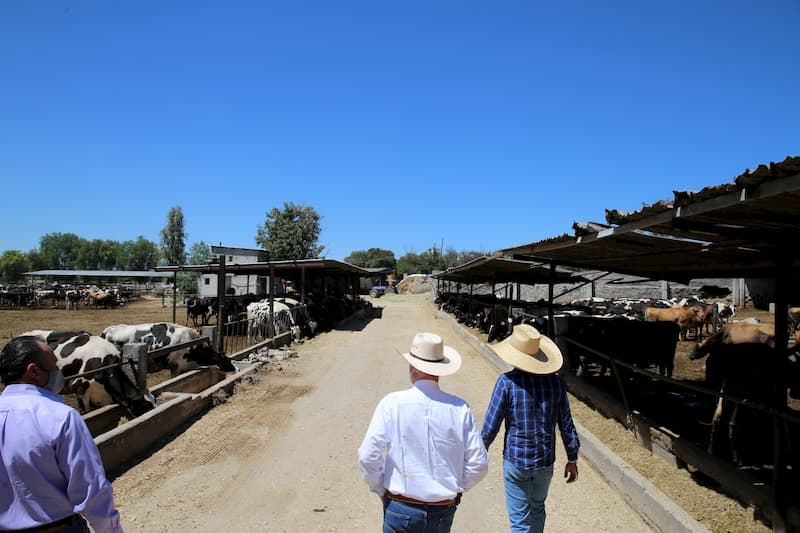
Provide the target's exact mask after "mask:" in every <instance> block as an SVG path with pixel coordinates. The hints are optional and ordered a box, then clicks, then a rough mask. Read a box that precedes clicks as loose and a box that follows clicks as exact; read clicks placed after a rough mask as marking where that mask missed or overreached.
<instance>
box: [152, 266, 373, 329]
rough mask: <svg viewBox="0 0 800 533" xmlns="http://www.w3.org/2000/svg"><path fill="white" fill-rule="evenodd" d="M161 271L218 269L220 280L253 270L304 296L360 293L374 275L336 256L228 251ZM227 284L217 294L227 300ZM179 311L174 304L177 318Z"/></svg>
mask: <svg viewBox="0 0 800 533" xmlns="http://www.w3.org/2000/svg"><path fill="white" fill-rule="evenodd" d="M156 270H157V271H159V272H172V273H173V275H177V273H178V272H195V273H214V274H217V279H218V280H224V279H225V276H226V275H227V274H251V275H255V276H267V277H269V279H271V280H276V279H278V278H280V279H282V280H285V281H289V282H291V286H292V288H293V289H294V291H296V292H297V293H298V294H299V295H300V296H301V299H302V298H304V297H305V295H306V294H308V293H310V292H317V293H325V292H327V291H337V292H341V293H346V294H357V293H358V290H359V286H360V278H364V277H370V276H372V275H373V274H372V272H370V271H369V270H367V269H364V268H361V267H358V266H355V265H351V264H350V263H345V262H343V261H337V260H335V259H296V260H284V261H260V262H252V263H251V262H248V263H233V264H228V263H227V261H226V258H225V256H224V255H220V256H218V257H217V258H215V260H214V261H212V262H209V263H207V264H204V265H172V266H162V267H156ZM268 288H269V294H270V296H271V295H273V294H274V290H275V283H273V282H270V283H268ZM224 295H225V287H224V284H223V283H219V285H218V291H217V297H218V298H220V301H222V300H224ZM175 315H176V311H175V308H174V307H173V320H174V319H175Z"/></svg>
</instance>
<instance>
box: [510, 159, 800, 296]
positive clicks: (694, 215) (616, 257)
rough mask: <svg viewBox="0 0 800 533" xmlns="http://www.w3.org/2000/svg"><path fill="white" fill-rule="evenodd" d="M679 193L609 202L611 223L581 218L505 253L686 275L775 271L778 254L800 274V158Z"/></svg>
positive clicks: (684, 278) (676, 276)
mask: <svg viewBox="0 0 800 533" xmlns="http://www.w3.org/2000/svg"><path fill="white" fill-rule="evenodd" d="M673 196H674V198H673V200H672V201H660V202H657V203H655V204H653V205H650V206H645V207H644V208H642V209H641V210H639V211H636V212H633V213H628V212H623V211H617V210H611V209H607V210H606V222H607V226H604V225H601V224H597V223H589V224H577V223H576V225H575V226H573V228H574V229H575V235H566V234H565V235H561V236H558V237H554V238H551V239H545V240H542V241H538V242H534V243H530V244H525V245H521V246H516V247H512V248H507V249H504V250H502V252H503V253H505V254H508V255H510V256H513V257H515V258H519V259H530V260H539V261H552V262H556V263H560V264H567V265H572V266H576V267H580V268H589V269H604V270H607V271H611V272H619V273H623V274H632V275H636V276H643V277H649V278H652V279H667V280H674V281H681V282H686V281H688V280H691V279H698V278H708V277H775V269H776V267H777V264H778V262H779V260H780V261H785V262H786V263H787V265H788V267H789V268H790V269H791V270H792V271H793V272H794V273H795V275H800V248H799V247H798V246H797V235H800V157H787V158H786V159H785V160H784V161H783V162H781V163H771V164H769V165H760V166H759V167H758V168H757V169H755V170H754V171H749V170H748V171H746V172H745V173H743V174H741V175H739V176H737V177H736V178H735V179H734V181H733V183H727V184H722V185H716V186H713V187H706V188H704V189H702V190H701V191H699V192H688V191H676V192H673ZM780 258H783V259H780Z"/></svg>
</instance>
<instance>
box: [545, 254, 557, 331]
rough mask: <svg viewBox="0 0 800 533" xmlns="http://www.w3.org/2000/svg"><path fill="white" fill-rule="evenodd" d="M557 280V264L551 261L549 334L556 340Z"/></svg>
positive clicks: (548, 299) (548, 298)
mask: <svg viewBox="0 0 800 533" xmlns="http://www.w3.org/2000/svg"><path fill="white" fill-rule="evenodd" d="M555 280H556V264H555V263H550V279H549V280H547V336H548V337H550V338H551V339H553V341H555V337H556V336H555V332H556V325H555V323H554V322H553V321H554V320H555V317H554V314H555V313H554V310H553V289H554V287H555V283H556V282H555Z"/></svg>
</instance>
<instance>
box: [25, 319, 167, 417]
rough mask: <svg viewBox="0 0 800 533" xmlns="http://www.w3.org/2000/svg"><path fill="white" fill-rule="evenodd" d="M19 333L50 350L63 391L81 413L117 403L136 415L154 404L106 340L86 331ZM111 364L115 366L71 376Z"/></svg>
mask: <svg viewBox="0 0 800 533" xmlns="http://www.w3.org/2000/svg"><path fill="white" fill-rule="evenodd" d="M22 335H31V336H35V337H39V338H40V339H42V340H43V341H44V342H46V343H47V344H48V345H49V346H50V347H51V348H52V349H53V353H54V354H55V356H56V359H58V368H60V369H61V371H62V372H63V373H64V378H65V388H64V391H65V392H67V393H72V394H75V395H76V397H77V400H78V407H79V408H80V411H81V412H82V413H86V412H88V411H92V410H94V409H98V408H100V407H103V406H106V405H111V404H114V403H116V404H119V405H122V406H124V407H126V408H128V410H129V411H130V412H131V414H132V415H133V416H139V415H140V414H142V413H145V412H147V411H149V410H151V409H153V408H154V407H155V405H156V404H155V399H154V398H153V395H152V394H150V393H149V392H148V391H146V390H144V391H140V390H138V389H137V387H136V385H135V379H134V377H133V372H132V371H131V369H129V368H128V367H125V366H124V365H123V366H119V365H117V364H118V363H119V362H120V361H121V360H122V358H121V356H120V352H119V349H118V348H117V347H116V346H115V345H114V344H112V343H110V342H108V341H107V340H105V339H103V338H101V337H98V336H96V335H91V334H89V333H87V332H86V331H49V330H34V331H28V332H26V333H23V334H22ZM110 365H117V366H112V367H111V368H107V369H105V370H102V371H101V372H98V373H97V374H94V375H92V376H86V377H78V378H75V379H70V377H71V376H76V375H78V374H83V373H86V372H89V371H92V370H96V369H98V368H101V367H106V366H110Z"/></svg>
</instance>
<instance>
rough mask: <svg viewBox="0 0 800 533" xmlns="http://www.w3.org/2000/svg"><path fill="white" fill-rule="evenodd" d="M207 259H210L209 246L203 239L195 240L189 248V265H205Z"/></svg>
mask: <svg viewBox="0 0 800 533" xmlns="http://www.w3.org/2000/svg"><path fill="white" fill-rule="evenodd" d="M209 259H211V246H209V245H208V244H206V243H205V242H204V241H199V242H196V243H194V244H193V245H192V246H191V247H190V248H189V258H188V260H189V264H190V265H205V264H206V263H208V260H209Z"/></svg>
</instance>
